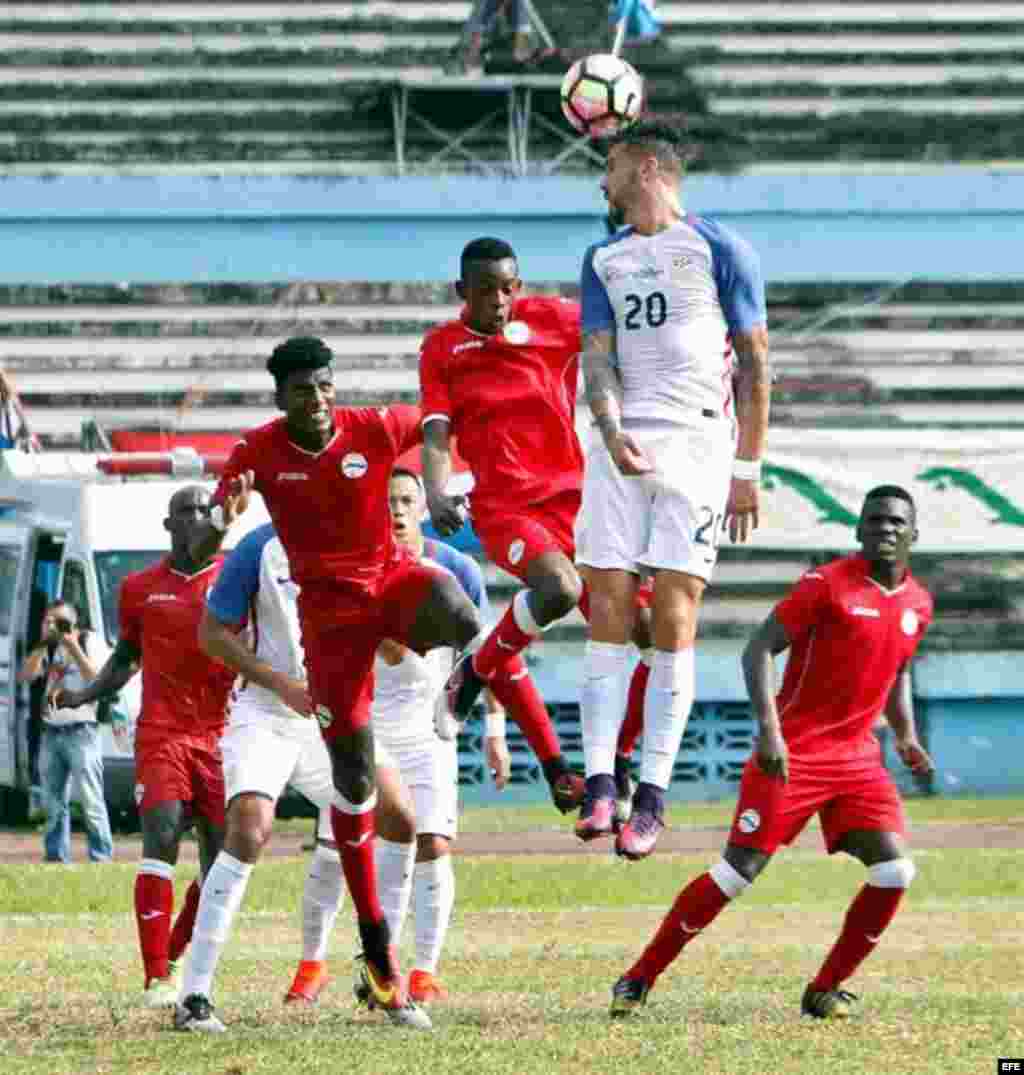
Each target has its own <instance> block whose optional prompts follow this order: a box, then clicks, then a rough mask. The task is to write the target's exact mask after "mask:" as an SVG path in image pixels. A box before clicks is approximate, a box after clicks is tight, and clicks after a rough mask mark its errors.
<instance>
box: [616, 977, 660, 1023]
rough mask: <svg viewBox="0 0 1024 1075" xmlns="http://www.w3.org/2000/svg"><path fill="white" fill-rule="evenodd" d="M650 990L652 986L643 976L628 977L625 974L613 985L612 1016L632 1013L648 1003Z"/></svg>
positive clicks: (618, 1016)
mask: <svg viewBox="0 0 1024 1075" xmlns="http://www.w3.org/2000/svg"><path fill="white" fill-rule="evenodd" d="M650 991H651V987H650V986H649V985H648V984H647V982H645V981H644V980H643V978H627V977H626V976H625V975H623V976H622V977H621V978H620V979H619V980H618V981H617V982H616V983H615V985H613V986H612V1007H611V1015H612V1017H613V1018H621V1017H622V1016H624V1015H632V1014H633V1012H635V1011H636V1010H637V1008H642V1007H643V1006H644V1005H645V1004H646V1003H647V994H648V993H649V992H650Z"/></svg>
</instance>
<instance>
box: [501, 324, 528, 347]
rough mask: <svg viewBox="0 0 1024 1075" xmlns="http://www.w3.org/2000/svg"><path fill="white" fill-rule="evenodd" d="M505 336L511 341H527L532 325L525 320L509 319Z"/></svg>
mask: <svg viewBox="0 0 1024 1075" xmlns="http://www.w3.org/2000/svg"><path fill="white" fill-rule="evenodd" d="M504 336H505V339H506V340H508V342H509V343H526V341H527V340H528V339H529V338H530V326H529V325H528V324H527V323H526V322H525V321H509V323H508V324H507V325H506V326H505V332H504Z"/></svg>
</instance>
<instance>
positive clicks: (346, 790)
mask: <svg viewBox="0 0 1024 1075" xmlns="http://www.w3.org/2000/svg"><path fill="white" fill-rule="evenodd" d="M327 749H328V753H329V754H330V757H331V776H332V779H333V781H334V787H335V790H336V791H338V792H339V793H340V794H341V795H342V797H343V798H345V799H346V800H347V801H348V802H350V803H352V804H353V805H359V804H360V803H364V802H366V800H367V799H369V797H370V796H371V795H372V794H373V793H374V790H375V789H376V786H377V774H376V771H375V768H374V764H373V733H372V732H371V731H370V729H369V727H364V728H358V729H357V730H356V731H354V732H351V733H349V734H348V735H339V736H338V737H337V738H336V739H332V740H331V741H330V742H329V743H328V748H327Z"/></svg>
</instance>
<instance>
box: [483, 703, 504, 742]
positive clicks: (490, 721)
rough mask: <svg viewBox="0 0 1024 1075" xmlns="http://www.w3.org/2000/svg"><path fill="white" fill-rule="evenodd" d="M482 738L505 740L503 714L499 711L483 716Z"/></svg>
mask: <svg viewBox="0 0 1024 1075" xmlns="http://www.w3.org/2000/svg"><path fill="white" fill-rule="evenodd" d="M484 738H485V739H504V738H505V714H504V713H503V712H502V711H501V710H500V709H499V710H498V711H497V712H496V713H485V714H484Z"/></svg>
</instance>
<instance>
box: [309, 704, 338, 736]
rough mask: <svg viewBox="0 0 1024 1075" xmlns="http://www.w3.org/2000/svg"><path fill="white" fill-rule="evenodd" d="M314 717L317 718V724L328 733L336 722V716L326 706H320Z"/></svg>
mask: <svg viewBox="0 0 1024 1075" xmlns="http://www.w3.org/2000/svg"><path fill="white" fill-rule="evenodd" d="M313 715H314V716H315V717H316V722H317V724H319V725H320V727H321V728H323V729H324V731H326V730H327V729H328V728H329V727H330V726H331V722H332V721H333V720H334V714H333V713H332V712H331V711H330V710H329V709H328V708H327V706H325V705H318V706H317V707H316V710H315V711H314V713H313Z"/></svg>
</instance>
